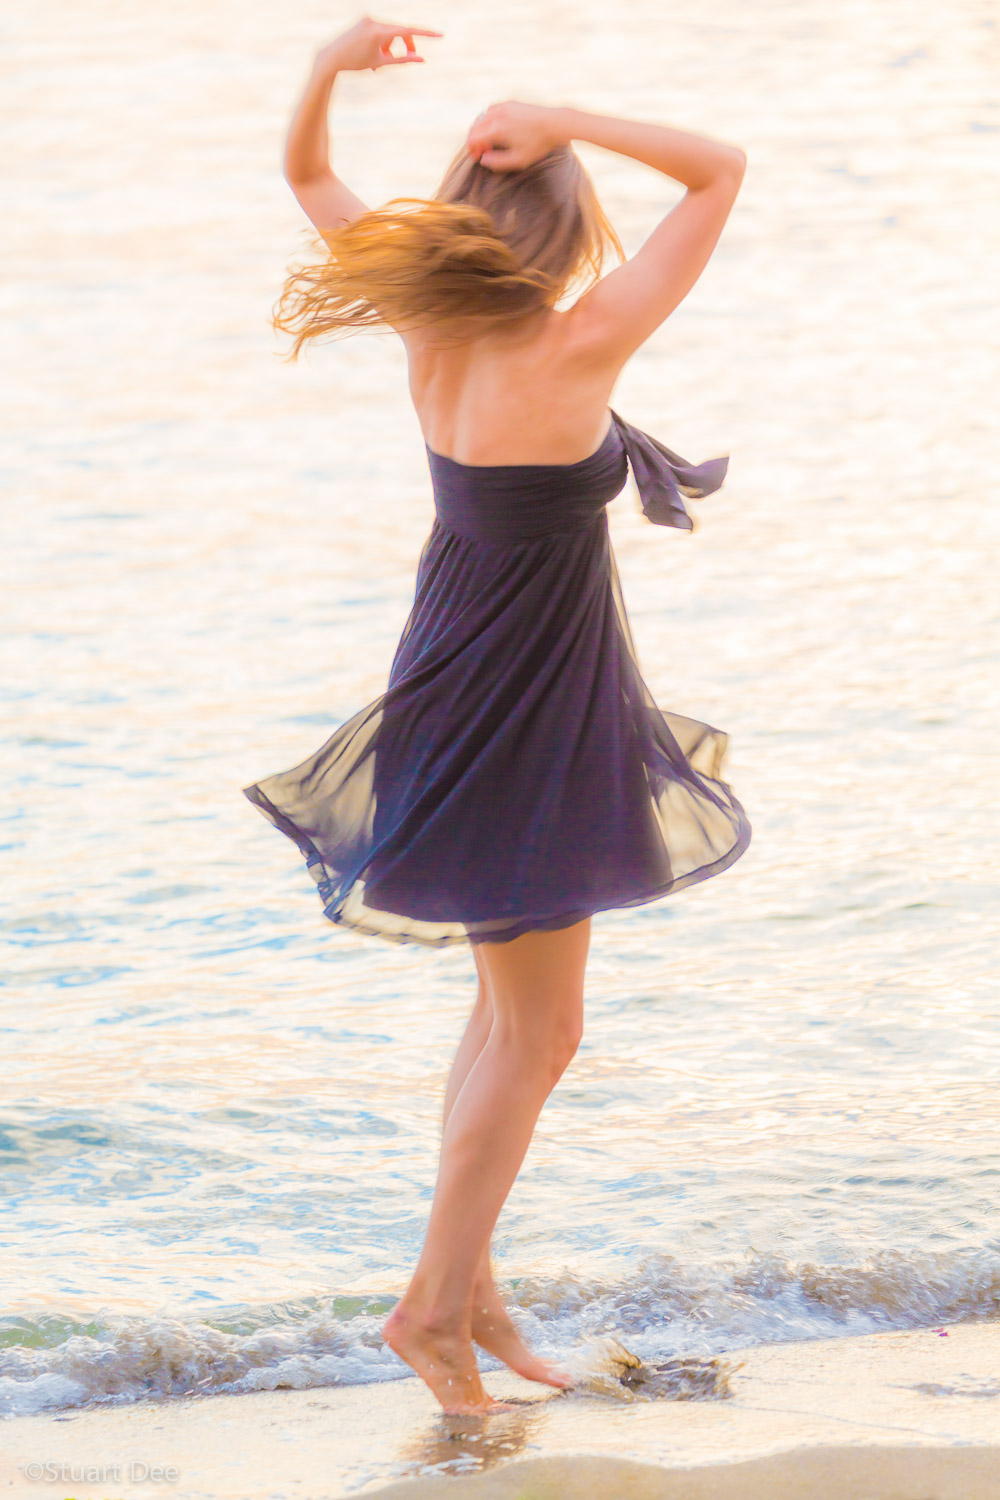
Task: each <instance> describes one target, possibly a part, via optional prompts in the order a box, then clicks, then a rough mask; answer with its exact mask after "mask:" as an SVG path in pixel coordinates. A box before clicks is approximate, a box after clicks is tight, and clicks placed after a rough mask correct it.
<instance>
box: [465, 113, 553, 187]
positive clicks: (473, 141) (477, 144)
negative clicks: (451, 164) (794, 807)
mask: <svg viewBox="0 0 1000 1500" xmlns="http://www.w3.org/2000/svg"><path fill="white" fill-rule="evenodd" d="M565 142H566V135H565V133H564V132H563V131H562V130H560V127H559V111H558V110H557V109H548V108H546V107H545V105H542V104H518V103H517V102H516V101H515V100H514V99H508V100H506V102H505V103H503V104H491V105H490V106H489V108H488V109H484V110H483V112H482V114H481V115H479V116H478V117H477V118H476V120H475V122H474V124H473V126H472V129H471V130H470V131H469V134H468V136H467V137H466V141H465V149H466V150H467V151H468V153H469V155H470V156H472V157H474V158H475V159H476V160H477V161H479V162H480V163H481V164H482V165H483V166H484V167H492V168H493V170H494V171H497V172H505V171H506V172H515V171H517V170H518V169H519V168H520V167H530V166H531V164H532V163H533V162H536V161H541V159H542V157H543V156H547V155H548V153H549V152H550V151H551V150H552V148H553V146H558V145H561V144H565Z"/></svg>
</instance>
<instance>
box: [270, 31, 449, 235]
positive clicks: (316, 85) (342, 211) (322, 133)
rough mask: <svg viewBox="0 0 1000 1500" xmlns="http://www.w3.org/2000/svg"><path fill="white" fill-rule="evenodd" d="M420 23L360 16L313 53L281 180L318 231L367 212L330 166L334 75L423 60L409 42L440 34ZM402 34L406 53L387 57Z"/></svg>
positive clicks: (364, 206) (292, 126) (333, 227)
mask: <svg viewBox="0 0 1000 1500" xmlns="http://www.w3.org/2000/svg"><path fill="white" fill-rule="evenodd" d="M441 35H443V33H442V32H440V31H428V30H426V29H423V28H421V27H419V26H395V25H392V24H391V23H389V22H381V21H373V20H372V19H371V17H370V16H363V17H362V19H361V20H360V21H358V23H357V25H355V26H352V27H351V29H350V31H345V32H344V33H343V35H342V36H339V37H336V38H335V39H334V40H333V41H332V42H330V43H329V45H328V46H326V47H322V48H321V49H320V51H319V52H317V54H316V59H315V61H314V63H313V67H312V72H311V73H310V75H309V80H308V82H307V83H306V87H305V90H304V92H303V94H302V98H301V99H300V100H299V103H298V105H297V107H296V109H295V113H294V114H293V115H292V120H291V124H290V125H289V127H288V136H287V138H286V141H285V161H284V171H285V180H286V182H287V183H288V186H289V187H290V188H291V190H292V192H293V193H294V194H295V196H296V198H297V199H298V200H299V203H300V204H301V205H302V207H303V209H304V210H305V212H306V214H307V215H308V216H309V218H310V219H311V220H312V221H313V223H314V224H315V225H316V228H317V229H318V230H320V232H321V233H322V231H323V230H324V229H338V228H340V226H341V225H343V224H349V223H350V222H351V220H352V219H356V218H357V217H358V215H359V214H364V213H367V212H368V205H367V203H362V201H361V199H360V198H359V197H358V196H357V194H356V193H352V192H351V189H350V188H349V187H348V186H347V184H346V183H344V182H341V180H340V178H339V177H338V176H337V174H336V173H335V172H334V170H333V168H332V166H331V164H330V134H329V127H328V124H327V115H328V112H329V108H330V96H331V94H332V92H333V85H334V80H335V79H336V77H337V74H338V73H347V72H362V71H364V69H366V68H371V70H372V71H373V72H374V71H375V69H376V68H381V67H386V66H390V65H391V64H393V63H408V62H423V61H424V59H423V58H422V57H420V56H418V54H417V50H416V47H415V45H414V41H413V39H414V37H415V36H441ZM397 36H401V37H402V38H403V40H404V42H405V43H406V52H405V53H404V54H403V55H402V56H401V57H394V56H393V55H392V50H391V48H392V43H393V39H394V38H395V37H397Z"/></svg>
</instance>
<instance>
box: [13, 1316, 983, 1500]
mask: <svg viewBox="0 0 1000 1500" xmlns="http://www.w3.org/2000/svg"><path fill="white" fill-rule="evenodd" d="M719 1363H720V1366H727V1365H728V1372H727V1375H726V1376H725V1377H724V1378H723V1380H722V1386H726V1385H728V1390H729V1395H728V1396H723V1397H722V1398H717V1399H712V1400H691V1399H687V1400H677V1399H672V1400H668V1399H648V1398H645V1399H644V1398H643V1397H642V1396H641V1394H640V1391H641V1387H640V1388H637V1389H628V1388H625V1387H621V1386H620V1387H619V1391H620V1394H617V1393H616V1392H615V1390H614V1388H613V1384H612V1382H610V1381H609V1380H608V1379H606V1378H605V1379H604V1380H603V1381H601V1380H597V1379H593V1380H590V1381H585V1382H584V1388H581V1389H580V1390H578V1391H577V1392H575V1393H574V1394H572V1395H568V1396H567V1395H556V1394H550V1393H548V1392H547V1391H545V1390H543V1389H542V1388H541V1387H539V1386H536V1385H533V1384H530V1383H529V1382H527V1381H523V1380H521V1379H519V1378H517V1377H514V1376H508V1375H504V1374H502V1373H494V1374H488V1375H487V1376H486V1378H485V1384H486V1385H487V1388H488V1389H489V1391H490V1393H491V1394H492V1395H494V1396H497V1397H500V1398H501V1399H504V1400H508V1401H511V1402H512V1403H513V1404H514V1409H513V1410H511V1411H509V1412H504V1413H499V1414H494V1415H491V1416H489V1417H478V1418H468V1417H467V1418H457V1417H451V1418H448V1417H443V1416H441V1415H440V1414H439V1413H438V1412H437V1411H436V1408H435V1405H434V1402H433V1398H432V1397H431V1395H430V1393H429V1392H428V1391H427V1390H426V1389H425V1387H424V1386H422V1385H421V1384H420V1383H419V1382H418V1381H417V1380H416V1379H413V1378H407V1379H403V1380H399V1381H393V1382H381V1383H378V1384H372V1385H362V1386H353V1387H344V1388H330V1389H320V1390H308V1391H274V1392H266V1393H259V1394H250V1395H241V1396H213V1397H208V1398H204V1399H194V1400H188V1399H180V1400H173V1401H170V1402H167V1403H149V1402H144V1403H139V1404H137V1405H132V1406H125V1407H119V1408H117V1409H103V1410H101V1409H91V1410H86V1411H81V1412H78V1413H75V1414H73V1413H62V1414H60V1415H58V1416H44V1415H40V1416H36V1417H24V1418H15V1419H13V1420H9V1421H7V1422H5V1423H3V1424H2V1427H0V1446H2V1449H3V1458H2V1459H0V1493H2V1494H4V1495H10V1496H11V1497H15V1500H30V1497H35V1496H38V1497H41V1496H53V1497H55V1496H58V1497H59V1500H64V1497H67V1496H72V1497H73V1500H134V1497H138V1496H143V1497H144V1496H154V1495H155V1496H163V1497H169V1500H265V1497H266V1500H292V1497H295V1500H331V1497H339V1496H348V1495H351V1494H354V1493H357V1492H358V1491H363V1492H364V1493H365V1494H373V1495H374V1494H377V1495H379V1496H384V1497H386V1500H389V1497H392V1500H410V1497H413V1500H418V1497H432V1496H437V1495H447V1496H449V1497H451V1500H465V1497H466V1496H468V1497H469V1500H479V1497H483V1500H494V1497H496V1500H500V1497H504V1500H507V1497H509V1500H576V1497H580V1500H584V1497H586V1500H592V1497H604V1496H611V1495H614V1496H616V1497H620V1500H653V1497H659V1496H664V1497H668V1496H669V1497H671V1500H729V1497H733V1500H736V1497H740V1500H756V1497H760V1500H793V1497H795V1500H798V1497H800V1496H801V1497H803V1500H805V1497H808V1500H997V1497H998V1496H1000V1422H998V1413H1000V1322H983V1321H977V1322H971V1323H958V1324H952V1325H950V1326H948V1327H945V1328H941V1329H937V1328H925V1329H918V1330H910V1331H907V1332H886V1333H879V1334H873V1335H866V1336H863V1337H857V1338H854V1337H847V1338H840V1339H830V1340H816V1341H802V1342H796V1343H790V1344H769V1345H763V1346H760V1347H756V1348H750V1349H745V1350H741V1351H734V1352H733V1353H732V1354H731V1355H720V1356H719ZM42 1465H47V1466H49V1467H48V1469H47V1470H46V1472H45V1473H42V1472H41V1466H42ZM32 1466H34V1467H32ZM88 1469H89V1473H90V1477H89V1478H88V1477H86V1474H87V1472H88ZM153 1474H158V1475H159V1477H155V1478H154V1477H152V1476H153Z"/></svg>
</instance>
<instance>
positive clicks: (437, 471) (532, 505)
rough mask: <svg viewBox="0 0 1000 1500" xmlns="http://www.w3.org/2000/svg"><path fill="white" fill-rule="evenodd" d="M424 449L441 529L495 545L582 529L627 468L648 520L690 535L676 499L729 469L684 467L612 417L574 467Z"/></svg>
mask: <svg viewBox="0 0 1000 1500" xmlns="http://www.w3.org/2000/svg"><path fill="white" fill-rule="evenodd" d="M609 410H610V408H609ZM424 446H425V448H426V449H427V461H428V465H429V467H430V472H431V483H432V485H433V489H434V508H435V514H436V516H437V518H438V520H439V521H440V523H441V525H442V526H446V527H447V528H448V530H449V531H453V532H454V533H455V534H456V535H457V536H464V537H468V538H469V539H470V540H473V541H481V542H491V543H494V544H503V543H516V542H523V541H530V540H531V539H533V538H535V537H543V536H552V535H555V534H556V533H558V532H570V531H581V530H584V529H586V528H587V527H588V526H591V525H592V524H593V523H594V521H595V520H596V519H597V518H598V516H599V515H600V514H601V512H602V511H603V509H604V507H605V506H606V505H607V504H608V502H609V501H610V500H613V499H614V498H615V496H616V495H617V494H618V493H619V492H620V491H621V489H622V487H623V486H624V484H625V481H626V478H627V477H628V470H629V466H630V465H631V468H632V473H633V476H634V478H635V481H636V486H637V488H638V490H639V495H640V499H641V500H642V505H643V510H644V512H645V514H646V516H647V518H648V519H649V520H650V521H652V522H653V523H654V524H656V525H662V526H676V527H679V528H681V529H683V530H685V531H690V530H691V529H692V528H693V522H692V520H691V517H690V516H689V515H688V513H687V511H686V509H685V508H684V502H683V500H682V499H681V495H682V494H685V495H688V496H693V497H697V498H700V497H701V496H703V495H708V494H711V492H712V491H713V490H717V489H718V488H719V486H720V485H721V484H722V482H723V479H724V478H725V475H726V468H727V465H728V462H729V460H728V458H715V459H709V460H708V461H707V462H706V463H703V464H698V465H695V464H689V463H687V461H686V460H685V459H683V458H681V457H679V455H678V454H676V453H673V452H671V450H670V449H669V448H666V447H664V445H663V444H662V443H660V442H659V441H658V440H657V439H656V438H653V437H651V436H650V435H649V433H646V432H643V431H641V429H640V428H638V427H634V426H633V425H632V424H631V423H630V422H626V421H624V420H623V418H621V417H620V416H619V415H618V413H617V412H616V411H611V424H610V426H609V427H608V430H607V432H606V433H605V435H604V438H603V441H602V442H601V444H600V446H599V447H598V448H596V449H595V451H594V452H593V453H591V454H589V455H588V456H587V457H586V458H581V459H579V460H578V461H577V462H576V463H570V464H463V463H460V462H458V460H456V459H454V458H449V457H448V456H447V455H446V454H443V453H436V452H435V451H434V449H433V448H430V447H429V446H428V445H427V444H425V445H424Z"/></svg>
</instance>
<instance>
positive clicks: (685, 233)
mask: <svg viewBox="0 0 1000 1500" xmlns="http://www.w3.org/2000/svg"><path fill="white" fill-rule="evenodd" d="M744 167H745V159H744V158H743V157H742V153H736V152H734V156H733V161H732V165H731V167H727V168H726V169H725V170H723V171H721V172H720V173H719V174H718V176H717V177H715V178H714V179H713V180H712V181H711V182H708V183H706V184H705V186H704V187H699V188H688V190H687V191H686V192H685V194H684V196H683V198H682V199H681V200H680V202H679V203H678V204H677V205H676V206H675V207H674V208H673V209H671V211H670V212H669V213H668V214H667V215H666V216H665V217H664V218H663V219H662V220H661V222H660V223H659V224H658V225H657V226H656V228H655V229H654V230H653V232H652V233H651V234H650V235H649V236H648V238H647V239H646V240H645V241H644V243H643V244H642V245H640V247H639V249H638V250H637V251H636V253H635V254H634V255H633V256H631V257H630V258H629V259H628V260H626V261H625V262H624V264H623V265H620V266H616V267H615V268H614V270H612V271H609V272H608V274H607V275H606V276H602V277H601V278H600V280H599V281H597V282H596V283H595V284H594V285H593V286H592V287H589V288H588V289H587V291H585V292H584V293H583V295H582V296H581V297H580V298H579V299H578V300H577V302H576V303H575V305H574V306H573V308H572V332H571V335H570V340H571V343H572V346H573V348H574V349H575V351H576V352H577V354H578V356H579V357H580V358H582V359H585V360H587V361H590V362H595V361H596V362H598V363H599V362H601V361H606V362H607V363H608V364H609V365H612V366H617V368H619V369H620V368H621V366H622V365H624V364H625V362H626V361H627V360H628V358H629V356H630V355H631V354H633V353H634V352H635V351H636V349H638V348H639V347H640V345H642V344H643V343H645V341H646V339H648V338H649V336H650V335H651V334H652V333H654V332H655V331H656V329H657V328H659V326H660V325H661V323H664V322H665V321H666V319H667V318H668V317H669V316H670V314H671V313H672V312H673V311H674V309H675V308H676V307H677V306H678V305H679V304H680V303H681V302H683V300H684V298H685V297H686V296H687V295H688V293H689V292H690V291H691V289H692V287H693V286H694V285H695V283H696V282H697V280H698V278H699V277H700V276H701V274H702V272H703V271H704V269H705V267H706V266H707V265H708V262H709V260H710V258H711V256H712V252H713V250H714V249H715V247H716V245H717V243H718V241H719V237H720V235H721V234H722V231H723V229H724V228H725V225H726V221H727V219H728V218H729V215H730V213H731V211H732V208H733V205H734V203H735V202H736V198H737V196H738V194H739V190H740V185H741V183H742V180H743V172H744Z"/></svg>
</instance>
